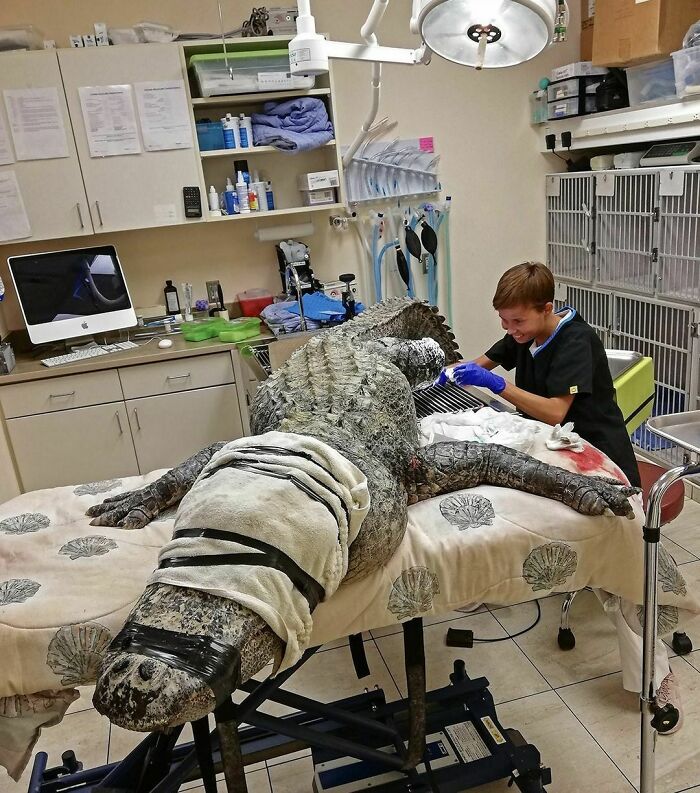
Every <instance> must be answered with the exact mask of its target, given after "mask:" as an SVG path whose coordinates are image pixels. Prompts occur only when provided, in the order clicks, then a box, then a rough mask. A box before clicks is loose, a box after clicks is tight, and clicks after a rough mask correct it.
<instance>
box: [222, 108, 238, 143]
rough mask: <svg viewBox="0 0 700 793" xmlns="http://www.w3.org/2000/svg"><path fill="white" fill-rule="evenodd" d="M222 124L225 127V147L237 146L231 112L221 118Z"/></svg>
mask: <svg viewBox="0 0 700 793" xmlns="http://www.w3.org/2000/svg"><path fill="white" fill-rule="evenodd" d="M221 126H222V127H223V128H224V148H225V149H235V148H236V134H235V129H234V126H233V125H232V124H231V114H230V113H227V114H226V115H225V116H223V118H222V119H221Z"/></svg>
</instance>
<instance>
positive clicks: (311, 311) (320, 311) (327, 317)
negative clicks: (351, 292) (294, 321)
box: [287, 292, 365, 322]
mask: <svg viewBox="0 0 700 793" xmlns="http://www.w3.org/2000/svg"><path fill="white" fill-rule="evenodd" d="M302 301H303V303H304V316H305V317H306V318H307V319H310V320H316V321H317V322H339V321H340V320H341V319H342V318H343V317H344V316H345V306H343V304H342V302H341V301H340V300H336V299H335V298H332V297H329V296H328V295H325V294H324V293H323V292H312V293H311V294H310V295H303V297H302ZM287 310H288V311H289V312H290V313H291V314H299V303H293V304H292V305H291V306H290V307H289V308H288V309H287ZM364 310H365V307H364V306H363V305H362V303H355V314H359V313H360V312H362V311H364Z"/></svg>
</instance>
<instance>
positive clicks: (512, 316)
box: [498, 303, 554, 344]
mask: <svg viewBox="0 0 700 793" xmlns="http://www.w3.org/2000/svg"><path fill="white" fill-rule="evenodd" d="M553 308H554V306H553V305H552V303H547V305H546V306H545V307H544V308H537V307H535V306H514V307H512V308H502V309H501V310H500V311H499V312H498V316H499V317H500V318H501V327H502V328H503V330H504V331H505V332H506V333H507V334H508V335H509V336H512V337H513V338H514V339H515V341H517V342H518V344H525V343H527V342H529V341H532V340H533V339H536V338H542V337H544V338H546V337H547V336H548V335H549V320H550V318H551V316H552V309H553Z"/></svg>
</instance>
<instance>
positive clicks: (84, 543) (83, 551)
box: [58, 534, 118, 559]
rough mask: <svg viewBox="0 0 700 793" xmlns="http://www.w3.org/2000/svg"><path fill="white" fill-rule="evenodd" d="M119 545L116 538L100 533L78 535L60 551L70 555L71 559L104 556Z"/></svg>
mask: <svg viewBox="0 0 700 793" xmlns="http://www.w3.org/2000/svg"><path fill="white" fill-rule="evenodd" d="M117 547H118V546H117V543H116V542H115V541H114V540H112V539H110V538H108V537H103V536H101V535H99V534H93V535H91V536H89V537H76V539H74V540H71V541H70V542H67V543H66V544H65V545H63V546H61V548H60V550H59V551H58V552H59V553H60V554H63V555H64V556H68V557H69V558H70V559H81V558H82V559H87V558H89V557H91V556H104V555H105V554H106V553H109V552H110V551H113V550H114V549H115V548H117Z"/></svg>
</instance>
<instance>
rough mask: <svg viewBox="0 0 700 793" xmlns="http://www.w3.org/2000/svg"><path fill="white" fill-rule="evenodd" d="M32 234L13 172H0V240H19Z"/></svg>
mask: <svg viewBox="0 0 700 793" xmlns="http://www.w3.org/2000/svg"><path fill="white" fill-rule="evenodd" d="M31 234H32V229H31V226H30V225H29V218H28V217H27V211H26V210H25V208H24V201H23V200H22V193H21V192H20V190H19V184H18V183H17V175H16V174H15V172H14V171H2V172H0V240H1V241H3V242H5V241H7V240H20V239H23V238H24V237H30V236H31Z"/></svg>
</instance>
